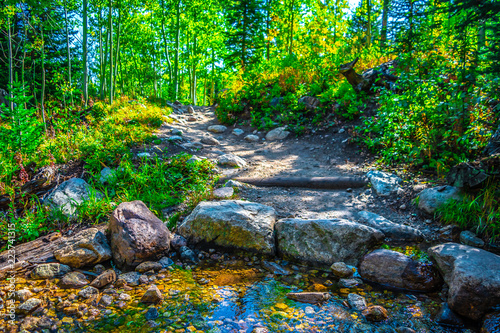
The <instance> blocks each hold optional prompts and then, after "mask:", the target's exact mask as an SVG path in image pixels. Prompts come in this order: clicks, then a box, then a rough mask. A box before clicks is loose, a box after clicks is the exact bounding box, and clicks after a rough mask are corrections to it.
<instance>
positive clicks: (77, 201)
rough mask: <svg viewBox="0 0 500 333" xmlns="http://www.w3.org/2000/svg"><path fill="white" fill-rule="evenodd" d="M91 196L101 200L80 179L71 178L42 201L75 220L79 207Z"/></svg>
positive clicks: (96, 193) (98, 194) (98, 195)
mask: <svg viewBox="0 0 500 333" xmlns="http://www.w3.org/2000/svg"><path fill="white" fill-rule="evenodd" d="M92 196H95V197H96V198H97V199H102V198H103V195H102V193H100V192H98V191H95V190H93V189H92V187H90V185H89V184H87V182H86V181H85V180H83V179H81V178H72V179H69V180H67V181H65V182H63V183H62V184H61V185H59V186H58V187H56V188H55V189H54V190H53V191H52V192H51V193H50V194H49V195H48V196H47V198H46V199H45V200H44V201H43V202H44V204H45V205H48V206H50V207H52V208H53V209H59V210H61V212H62V213H63V214H64V215H66V216H68V217H71V218H76V214H77V212H76V210H77V207H78V206H79V205H81V204H82V203H84V202H85V201H88V200H90V198H91V197H92Z"/></svg>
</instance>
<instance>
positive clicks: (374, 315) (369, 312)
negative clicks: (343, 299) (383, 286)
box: [362, 305, 388, 322]
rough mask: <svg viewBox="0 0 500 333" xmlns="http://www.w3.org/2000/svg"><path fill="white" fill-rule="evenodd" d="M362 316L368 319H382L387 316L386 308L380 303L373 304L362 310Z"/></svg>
mask: <svg viewBox="0 0 500 333" xmlns="http://www.w3.org/2000/svg"><path fill="white" fill-rule="evenodd" d="M362 313H363V316H365V317H366V319H368V320H369V321H374V322H378V321H383V320H386V319H387V318H388V314H387V310H386V309H384V308H383V307H381V306H380V305H373V306H370V307H368V308H366V309H365V310H363V312H362Z"/></svg>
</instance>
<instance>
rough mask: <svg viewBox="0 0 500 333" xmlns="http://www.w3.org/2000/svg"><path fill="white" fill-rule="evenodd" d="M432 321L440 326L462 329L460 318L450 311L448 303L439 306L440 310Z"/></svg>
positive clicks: (462, 324) (462, 323)
mask: <svg viewBox="0 0 500 333" xmlns="http://www.w3.org/2000/svg"><path fill="white" fill-rule="evenodd" d="M434 321H435V322H436V323H438V324H439V325H442V326H449V327H464V322H463V320H462V318H460V317H459V316H458V315H457V314H456V313H455V312H453V310H451V309H450V307H449V306H448V303H443V304H441V309H440V310H439V312H438V314H437V315H436V318H435V319H434Z"/></svg>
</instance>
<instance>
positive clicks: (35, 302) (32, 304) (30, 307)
mask: <svg viewBox="0 0 500 333" xmlns="http://www.w3.org/2000/svg"><path fill="white" fill-rule="evenodd" d="M42 304H43V301H42V300H41V299H39V298H30V299H28V300H27V301H26V302H24V303H22V304H21V305H19V307H18V308H17V311H18V312H20V313H23V314H30V313H32V312H33V311H35V310H36V309H38V308H39V307H40V306H41V305H42Z"/></svg>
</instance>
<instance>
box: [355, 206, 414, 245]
mask: <svg viewBox="0 0 500 333" xmlns="http://www.w3.org/2000/svg"><path fill="white" fill-rule="evenodd" d="M358 216H359V222H361V223H363V224H365V225H367V226H369V227H372V228H375V229H378V230H380V231H382V232H383V233H384V235H385V236H386V237H387V238H390V239H391V240H393V241H396V242H398V241H408V242H421V241H423V240H424V237H423V235H422V233H421V232H420V231H419V230H417V229H415V228H412V227H409V226H406V225H403V224H398V223H394V222H392V221H389V220H388V219H386V218H385V217H383V216H380V215H377V214H375V213H371V212H367V211H361V212H359V213H358Z"/></svg>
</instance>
